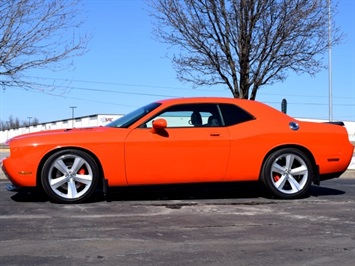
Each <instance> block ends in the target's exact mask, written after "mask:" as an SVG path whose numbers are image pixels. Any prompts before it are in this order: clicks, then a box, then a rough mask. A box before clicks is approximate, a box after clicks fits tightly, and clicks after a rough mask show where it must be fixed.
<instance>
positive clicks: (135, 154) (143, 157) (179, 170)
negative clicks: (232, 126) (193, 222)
mask: <svg viewBox="0 0 355 266" xmlns="http://www.w3.org/2000/svg"><path fill="white" fill-rule="evenodd" d="M196 116H197V117H196ZM216 116H217V117H216ZM212 117H214V119H215V120H214V121H212V120H213V119H211V118H212ZM159 118H162V119H164V120H165V121H167V127H166V128H165V129H164V130H161V131H158V132H153V131H154V130H152V121H153V120H155V119H159ZM217 120H218V108H217V105H214V104H203V105H198V104H185V105H178V106H173V107H171V108H168V109H167V110H165V111H163V112H162V113H160V114H159V115H157V116H155V117H154V118H151V119H149V120H148V121H146V123H144V124H143V125H141V127H138V128H136V129H134V130H132V131H131V133H130V134H129V135H128V137H127V139H126V141H125V167H126V178H127V183H128V184H130V185H133V184H169V183H170V184H172V183H191V182H213V181H221V180H223V178H224V176H225V173H226V167H227V164H228V157H229V149H230V138H229V133H228V129H227V128H226V127H224V126H223V125H222V124H221V123H220V122H216V121H217ZM220 121H221V120H220Z"/></svg>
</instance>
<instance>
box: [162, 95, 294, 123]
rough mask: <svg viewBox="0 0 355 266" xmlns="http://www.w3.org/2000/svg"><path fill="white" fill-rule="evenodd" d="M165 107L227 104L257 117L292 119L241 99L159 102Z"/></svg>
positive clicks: (202, 98)
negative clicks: (190, 104) (194, 104)
mask: <svg viewBox="0 0 355 266" xmlns="http://www.w3.org/2000/svg"><path fill="white" fill-rule="evenodd" d="M157 102H159V103H162V104H163V105H173V104H189V103H226V104H235V105H237V106H239V107H241V108H243V109H244V110H246V111H248V112H249V113H251V114H252V115H254V116H256V117H259V118H260V117H265V118H270V117H273V118H275V117H279V118H281V117H282V118H286V117H288V118H290V117H289V116H288V115H286V114H284V113H282V112H281V111H279V110H277V109H275V108H273V107H271V106H269V105H267V104H264V103H262V102H258V101H254V100H247V99H239V98H232V97H230V98H228V97H185V98H171V99H164V100H160V101H157Z"/></svg>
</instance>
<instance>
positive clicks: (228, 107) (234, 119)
mask: <svg viewBox="0 0 355 266" xmlns="http://www.w3.org/2000/svg"><path fill="white" fill-rule="evenodd" d="M219 107H220V109H221V112H222V116H223V121H224V124H225V125H226V126H232V125H236V124H239V123H243V122H246V121H249V120H253V119H254V117H253V116H252V115H251V114H249V113H248V112H246V111H244V110H243V109H242V108H240V107H238V106H236V105H234V104H220V105H219Z"/></svg>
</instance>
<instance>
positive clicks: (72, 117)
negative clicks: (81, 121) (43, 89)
mask: <svg viewBox="0 0 355 266" xmlns="http://www.w3.org/2000/svg"><path fill="white" fill-rule="evenodd" d="M69 108H71V119H72V128H74V109H75V108H76V106H70V107H69Z"/></svg>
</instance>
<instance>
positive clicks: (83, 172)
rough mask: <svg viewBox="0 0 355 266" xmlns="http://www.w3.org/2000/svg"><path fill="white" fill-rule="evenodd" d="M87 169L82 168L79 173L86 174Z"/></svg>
mask: <svg viewBox="0 0 355 266" xmlns="http://www.w3.org/2000/svg"><path fill="white" fill-rule="evenodd" d="M85 172H86V171H85V169H84V168H81V169H80V170H79V171H78V174H79V175H84V174H85Z"/></svg>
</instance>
